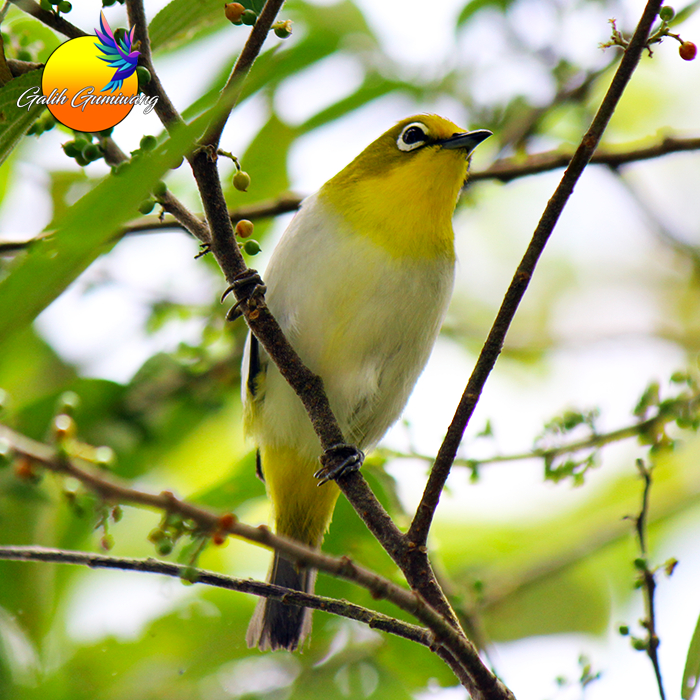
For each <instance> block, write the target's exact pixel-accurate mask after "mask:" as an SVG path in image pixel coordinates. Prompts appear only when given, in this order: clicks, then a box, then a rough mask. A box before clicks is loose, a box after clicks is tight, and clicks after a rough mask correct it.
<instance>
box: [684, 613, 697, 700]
mask: <svg viewBox="0 0 700 700" xmlns="http://www.w3.org/2000/svg"><path fill="white" fill-rule="evenodd" d="M699 680H700V617H699V618H698V621H697V624H696V625H695V631H694V632H693V637H692V639H691V640H690V646H689V647H688V657H687V658H686V660H685V668H684V669H683V681H682V682H681V697H682V698H683V700H690V698H692V697H693V695H694V694H695V691H696V690H697V687H698V681H699Z"/></svg>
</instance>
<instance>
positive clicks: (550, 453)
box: [381, 395, 700, 468]
mask: <svg viewBox="0 0 700 700" xmlns="http://www.w3.org/2000/svg"><path fill="white" fill-rule="evenodd" d="M699 405H700V396H698V395H693V396H691V397H685V398H678V399H674V400H672V401H666V402H664V403H663V405H661V406H659V409H658V413H657V414H656V415H655V416H652V417H651V418H647V419H646V420H642V421H637V422H636V423H633V424H632V425H627V426H625V427H624V428H618V429H617V430H611V431H610V432H608V433H594V434H592V435H590V436H589V437H587V438H583V439H582V440H576V441H574V442H569V443H567V444H564V445H559V446H557V447H536V448H535V449H532V450H529V451H527V452H515V453H513V454H505V455H493V456H492V457H485V458H483V459H476V458H474V459H470V458H461V457H456V458H455V460H454V462H453V466H460V467H469V468H474V467H480V466H482V465H484V464H498V463H500V462H519V461H523V460H526V459H554V458H556V457H560V456H561V455H565V454H572V453H575V452H580V451H581V450H590V449H593V450H597V449H599V448H601V447H605V445H609V444H611V443H613V442H620V441H621V440H628V439H629V438H634V437H640V436H643V435H649V434H651V433H654V432H656V431H657V429H659V428H661V427H662V426H664V425H666V424H668V423H671V422H673V421H674V420H676V419H677V418H678V415H679V414H681V413H682V414H685V413H694V412H695V411H697V409H698V406H699ZM381 452H382V453H383V454H384V455H386V456H387V457H392V458H399V459H420V460H422V461H425V462H432V461H433V459H434V458H433V457H431V456H430V455H425V454H421V453H419V452H413V451H410V452H401V451H398V450H390V449H386V448H382V449H381Z"/></svg>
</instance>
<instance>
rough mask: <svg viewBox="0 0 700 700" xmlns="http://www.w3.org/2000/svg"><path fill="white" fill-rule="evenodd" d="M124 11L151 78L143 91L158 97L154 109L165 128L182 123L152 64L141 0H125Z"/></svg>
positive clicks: (140, 61)
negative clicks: (133, 29)
mask: <svg viewBox="0 0 700 700" xmlns="http://www.w3.org/2000/svg"><path fill="white" fill-rule="evenodd" d="M126 11H127V13H128V15H129V24H130V25H131V26H132V27H134V28H135V29H136V31H135V32H134V38H135V39H136V41H137V42H138V43H139V51H140V52H141V56H140V57H139V63H140V64H141V65H142V66H144V67H145V68H147V69H148V71H149V73H150V74H151V80H150V82H149V83H147V84H146V85H144V86H143V91H144V92H145V93H146V95H148V96H149V97H157V98H158V100H157V101H156V104H155V107H154V109H155V112H156V114H157V115H158V118H159V119H160V121H161V123H162V124H163V126H164V127H165V128H166V129H168V130H170V129H171V128H172V127H173V126H176V125H178V124H180V125H181V124H184V121H183V119H182V117H181V116H180V114H179V113H178V111H177V109H175V105H174V104H173V103H172V102H171V100H170V98H169V97H168V95H167V93H166V92H165V89H164V88H163V85H162V83H161V82H160V78H158V74H157V73H156V69H155V68H154V66H153V56H152V54H151V40H150V37H149V36H148V22H147V21H146V11H145V9H144V7H143V0H126Z"/></svg>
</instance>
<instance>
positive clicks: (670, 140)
mask: <svg viewBox="0 0 700 700" xmlns="http://www.w3.org/2000/svg"><path fill="white" fill-rule="evenodd" d="M698 149H700V138H675V137H673V136H667V137H664V138H663V139H662V140H661V141H659V142H658V143H656V144H653V145H651V146H645V147H643V148H631V147H626V148H625V147H622V148H619V149H615V150H611V149H607V148H605V149H600V150H597V151H596V152H595V153H594V154H593V155H592V156H591V159H590V161H589V162H590V163H591V164H595V165H607V166H609V167H611V168H619V167H620V166H622V165H626V164H627V163H634V162H637V161H640V160H649V159H651V158H660V157H661V156H666V155H669V154H671V153H680V152H682V151H697V150H698ZM571 160H572V156H571V154H569V153H562V152H561V151H548V152H547V153H536V154H533V155H530V156H527V158H525V159H524V160H523V159H522V158H501V159H499V160H497V161H496V162H495V163H493V165H491V166H490V167H488V168H487V169H486V170H478V171H476V172H474V173H471V174H470V175H469V182H478V181H479V180H500V181H501V182H510V181H511V180H515V179H517V178H520V177H526V176H528V175H537V174H538V173H544V172H548V171H550V170H557V169H558V168H565V167H566V166H567V165H568V164H569V163H570V162H571Z"/></svg>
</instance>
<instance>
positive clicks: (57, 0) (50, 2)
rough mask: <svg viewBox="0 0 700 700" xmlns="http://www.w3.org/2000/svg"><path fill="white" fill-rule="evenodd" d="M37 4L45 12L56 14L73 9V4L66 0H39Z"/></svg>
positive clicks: (65, 12) (66, 12)
mask: <svg viewBox="0 0 700 700" xmlns="http://www.w3.org/2000/svg"><path fill="white" fill-rule="evenodd" d="M39 6H40V7H41V9H42V10H46V11H47V12H55V13H56V14H58V13H59V12H61V13H63V14H64V15H65V14H68V13H69V12H70V11H71V10H72V9H73V5H71V4H70V3H69V2H68V0H40V2H39Z"/></svg>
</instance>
